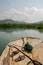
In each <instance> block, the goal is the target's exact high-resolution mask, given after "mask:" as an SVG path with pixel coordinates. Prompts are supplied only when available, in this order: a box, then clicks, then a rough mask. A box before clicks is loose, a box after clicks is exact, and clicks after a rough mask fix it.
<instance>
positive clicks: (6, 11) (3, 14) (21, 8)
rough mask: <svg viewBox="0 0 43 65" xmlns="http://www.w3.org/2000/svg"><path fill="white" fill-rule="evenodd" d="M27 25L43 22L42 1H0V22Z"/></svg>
mask: <svg viewBox="0 0 43 65" xmlns="http://www.w3.org/2000/svg"><path fill="white" fill-rule="evenodd" d="M2 19H13V20H18V21H25V22H29V23H31V22H32V23H33V22H38V21H41V20H43V0H0V20H2Z"/></svg>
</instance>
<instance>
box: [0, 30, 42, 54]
mask: <svg viewBox="0 0 43 65" xmlns="http://www.w3.org/2000/svg"><path fill="white" fill-rule="evenodd" d="M22 37H35V38H40V39H42V40H43V32H39V31H38V30H34V29H9V30H8V29H7V30H5V29H3V30H2V29H1V30H0V54H1V53H2V52H3V50H4V48H5V47H6V45H7V44H8V43H9V42H11V41H14V40H17V39H20V38H22Z"/></svg>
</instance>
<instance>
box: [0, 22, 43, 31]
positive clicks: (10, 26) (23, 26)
mask: <svg viewBox="0 0 43 65" xmlns="http://www.w3.org/2000/svg"><path fill="white" fill-rule="evenodd" d="M16 28H20V29H37V30H39V31H40V32H41V31H42V32H43V24H14V23H7V24H5V23H4V24H0V29H16Z"/></svg>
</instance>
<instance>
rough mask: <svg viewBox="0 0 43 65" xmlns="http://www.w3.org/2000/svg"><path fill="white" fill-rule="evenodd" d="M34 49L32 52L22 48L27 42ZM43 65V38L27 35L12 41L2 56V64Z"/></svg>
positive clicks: (0, 57)
mask: <svg viewBox="0 0 43 65" xmlns="http://www.w3.org/2000/svg"><path fill="white" fill-rule="evenodd" d="M27 42H28V43H29V44H30V45H31V46H32V47H33V49H32V51H31V52H27V51H26V50H24V49H23V50H22V48H23V47H24V46H23V45H25V44H26V43H27ZM34 63H37V64H36V65H43V40H40V39H39V38H32V37H25V38H23V39H22V38H21V39H20V40H16V41H12V42H10V43H9V44H8V45H7V46H6V48H5V49H4V51H3V53H2V55H1V56H0V65H35V64H34Z"/></svg>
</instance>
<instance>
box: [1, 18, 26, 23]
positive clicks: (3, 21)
mask: <svg viewBox="0 0 43 65" xmlns="http://www.w3.org/2000/svg"><path fill="white" fill-rule="evenodd" d="M8 23H9V24H11V23H14V24H24V23H25V22H23V21H14V20H12V19H4V20H0V24H8Z"/></svg>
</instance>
